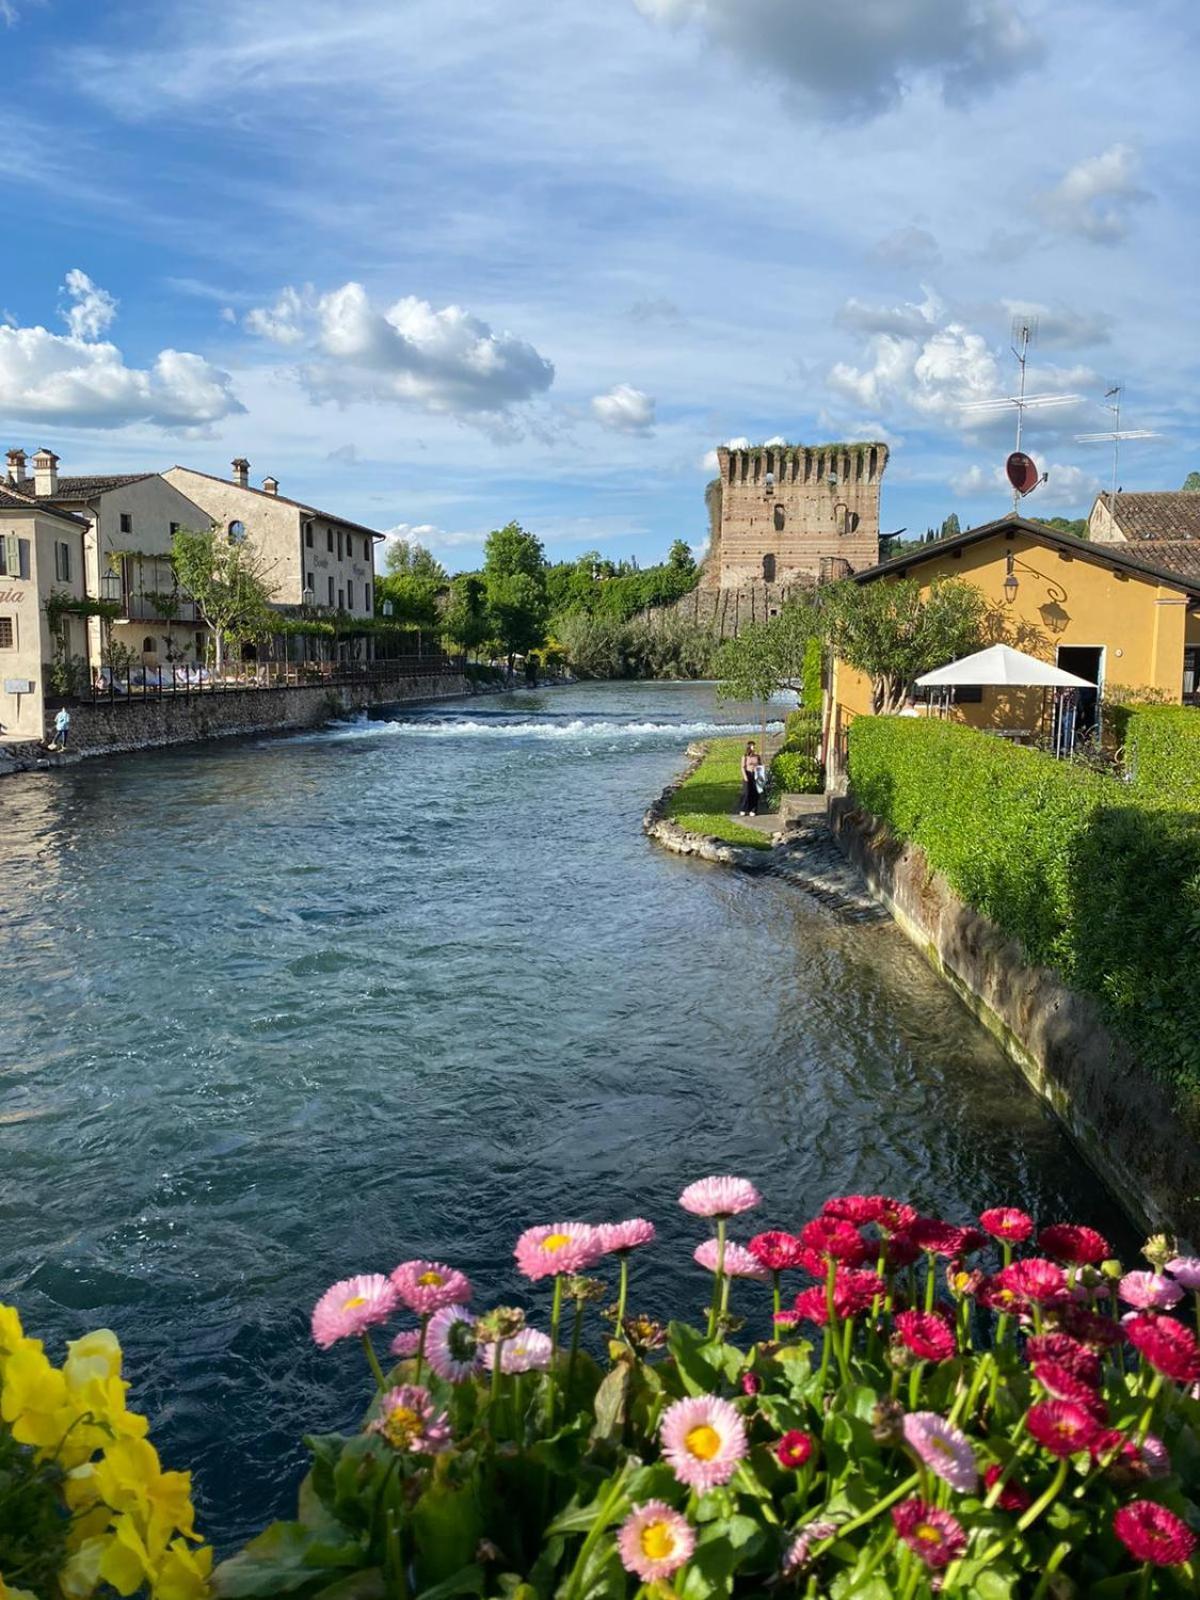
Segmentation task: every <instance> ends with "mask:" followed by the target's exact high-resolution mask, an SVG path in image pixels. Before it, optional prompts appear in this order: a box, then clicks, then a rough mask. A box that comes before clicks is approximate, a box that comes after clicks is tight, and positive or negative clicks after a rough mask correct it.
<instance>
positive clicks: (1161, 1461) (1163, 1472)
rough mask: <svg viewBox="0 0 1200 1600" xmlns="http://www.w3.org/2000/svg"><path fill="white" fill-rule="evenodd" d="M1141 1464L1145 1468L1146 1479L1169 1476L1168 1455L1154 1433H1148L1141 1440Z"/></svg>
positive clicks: (1164, 1446)
mask: <svg viewBox="0 0 1200 1600" xmlns="http://www.w3.org/2000/svg"><path fill="white" fill-rule="evenodd" d="M1142 1464H1143V1465H1144V1466H1145V1468H1146V1476H1147V1477H1148V1478H1169V1477H1170V1476H1171V1457H1170V1454H1169V1452H1168V1450H1167V1447H1166V1445H1165V1444H1164V1443H1163V1442H1162V1440H1161V1439H1160V1438H1159V1437H1158V1435H1157V1434H1155V1433H1148V1434H1147V1435H1146V1437H1145V1438H1144V1439H1143V1440H1142Z"/></svg>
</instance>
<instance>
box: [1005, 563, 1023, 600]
mask: <svg viewBox="0 0 1200 1600" xmlns="http://www.w3.org/2000/svg"><path fill="white" fill-rule="evenodd" d="M1006 560H1007V565H1006V567H1005V571H1004V598H1005V600H1006V601H1007V602H1008V604H1009V605H1012V603H1013V601H1014V600H1015V599H1016V598H1017V589H1018V587H1019V585H1018V583H1017V575H1016V573H1015V572H1014V571H1013V555H1012V551H1011V550H1010V551H1009V552H1008V556H1007V558H1006Z"/></svg>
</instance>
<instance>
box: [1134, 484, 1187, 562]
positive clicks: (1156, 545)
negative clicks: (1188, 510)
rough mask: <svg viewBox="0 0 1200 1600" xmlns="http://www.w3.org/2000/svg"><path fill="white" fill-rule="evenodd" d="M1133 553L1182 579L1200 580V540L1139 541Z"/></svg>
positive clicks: (1141, 559)
mask: <svg viewBox="0 0 1200 1600" xmlns="http://www.w3.org/2000/svg"><path fill="white" fill-rule="evenodd" d="M1197 499H1200V495H1198V496H1197ZM1131 553H1136V555H1137V558H1138V560H1139V561H1145V562H1148V563H1149V565H1150V566H1152V567H1162V568H1164V569H1165V570H1166V571H1167V572H1175V573H1178V574H1179V576H1180V577H1181V578H1200V539H1188V538H1179V539H1138V540H1137V541H1136V543H1135V544H1134V550H1133V552H1131Z"/></svg>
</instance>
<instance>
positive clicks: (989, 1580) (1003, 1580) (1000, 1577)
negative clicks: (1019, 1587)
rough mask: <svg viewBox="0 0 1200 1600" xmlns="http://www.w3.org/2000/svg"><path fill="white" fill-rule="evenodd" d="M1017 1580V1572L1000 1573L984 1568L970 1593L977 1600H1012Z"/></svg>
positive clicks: (991, 1568) (990, 1568)
mask: <svg viewBox="0 0 1200 1600" xmlns="http://www.w3.org/2000/svg"><path fill="white" fill-rule="evenodd" d="M1019 1578H1020V1573H1018V1572H1002V1571H1000V1570H999V1569H998V1568H996V1567H985V1568H984V1569H983V1571H982V1572H981V1573H980V1574H979V1576H978V1577H977V1578H976V1579H975V1582H974V1584H973V1585H972V1587H971V1591H970V1592H971V1594H972V1595H975V1596H977V1597H978V1600H1012V1595H1013V1591H1014V1588H1015V1586H1016V1584H1017V1582H1018V1580H1019Z"/></svg>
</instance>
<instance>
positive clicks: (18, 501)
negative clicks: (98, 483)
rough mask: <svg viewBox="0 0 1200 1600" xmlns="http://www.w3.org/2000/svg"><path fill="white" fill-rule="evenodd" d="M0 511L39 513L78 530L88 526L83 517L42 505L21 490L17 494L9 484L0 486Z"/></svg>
mask: <svg viewBox="0 0 1200 1600" xmlns="http://www.w3.org/2000/svg"><path fill="white" fill-rule="evenodd" d="M0 511H40V512H41V513H42V515H43V516H46V517H57V518H58V520H59V521H60V522H72V523H74V524H75V526H76V527H79V528H86V527H87V526H88V523H87V521H86V520H85V519H84V518H83V517H77V516H76V515H75V513H74V512H73V511H59V510H57V509H56V507H54V506H52V505H45V504H43V503H42V501H40V500H37V499H35V498H34V496H33V495H30V494H26V493H25V492H24V491H23V490H22V491H21V492H20V493H17V492H16V491H15V490H14V489H13V488H12V486H11V485H9V484H0Z"/></svg>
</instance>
